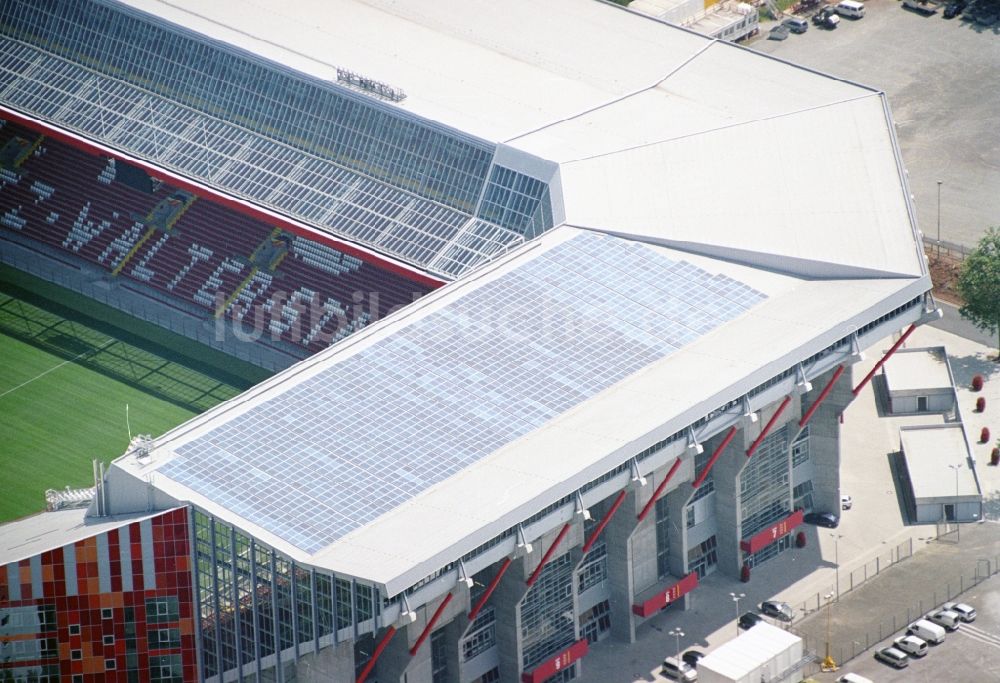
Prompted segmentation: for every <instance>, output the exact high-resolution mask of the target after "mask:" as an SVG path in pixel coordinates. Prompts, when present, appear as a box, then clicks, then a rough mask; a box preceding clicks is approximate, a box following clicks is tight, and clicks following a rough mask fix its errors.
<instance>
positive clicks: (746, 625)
mask: <svg viewBox="0 0 1000 683" xmlns="http://www.w3.org/2000/svg"><path fill="white" fill-rule="evenodd" d="M762 621H764V617H762V616H760V615H759V614H754V613H753V612H746V613H745V614H743V615H742V616H740V618H739V621H737V622H736V625H737V626H739V627H740V628H741V629H743V630H744V631H746V630H747V629H750V628H753V627H754V626H756V625H757V624H759V623H760V622H762Z"/></svg>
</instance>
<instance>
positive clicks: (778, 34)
mask: <svg viewBox="0 0 1000 683" xmlns="http://www.w3.org/2000/svg"><path fill="white" fill-rule="evenodd" d="M788 33H789V28H788V27H787V26H782V25H780V24H779V25H778V26H774V27H772V28H771V30H770V31H768V33H767V39H768V40H784V39H785V38H787V37H788Z"/></svg>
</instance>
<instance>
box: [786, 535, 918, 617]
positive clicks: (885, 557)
mask: <svg viewBox="0 0 1000 683" xmlns="http://www.w3.org/2000/svg"><path fill="white" fill-rule="evenodd" d="M912 556H913V539H912V538H909V539H907V540H905V541H903V542H902V543H900V544H899V545H897V546H896V547H894V548H889V551H888V552H886V553H881V554H879V555H877V556H875V557H873V558H872V559H870V560H868V561H867V562H865V563H864V564H863V565H861V566H860V567H857V568H855V569H852V570H851V571H850V572H847V573H842V572H839V571H838V576H837V581H836V585H835V586H834V587H833V590H832V591H831V592H832V593H833V594H834V595H835V596H836V598H837V599H838V600H839V599H840V598H842V597H843V596H845V595H847V594H848V593H850V592H851V591H852V590H854V589H855V588H858V587H859V586H861V585H862V584H864V583H865V582H866V581H868V580H869V579H874V578H875V577H876V576H878V575H879V574H880V573H881V572H883V571H885V570H886V569H888V568H889V567H891V566H893V565H894V564H897V563H899V562H902V561H903V560H905V559H907V558H909V557H912ZM824 596H825V593H816V594H815V595H814V596H813V597H811V598H809V599H808V600H804V601H803V602H801V603H799V604H798V605H793V607H795V608H796V611H797V612H798V613H800V614H801V615H802V616H803V617H805V616H807V615H809V614H812V613H813V612H816V611H818V610H820V609H823V607H824V606H825V605H826V600H825V599H824Z"/></svg>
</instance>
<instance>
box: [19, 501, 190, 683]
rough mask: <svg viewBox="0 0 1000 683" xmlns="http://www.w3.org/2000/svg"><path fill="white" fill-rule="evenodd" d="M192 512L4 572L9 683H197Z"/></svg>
mask: <svg viewBox="0 0 1000 683" xmlns="http://www.w3.org/2000/svg"><path fill="white" fill-rule="evenodd" d="M190 558H191V547H190V538H189V527H188V515H187V509H186V508H178V509H175V510H171V511H168V512H165V513H162V514H158V515H155V516H151V517H148V518H146V519H142V520H140V521H136V522H131V523H123V524H122V526H120V527H118V528H113V529H110V530H107V531H104V532H102V533H99V534H95V535H93V536H89V537H87V538H84V539H82V540H79V541H77V542H75V543H71V544H69V545H66V546H63V547H60V548H53V549H52V550H49V551H46V552H42V553H40V554H37V555H34V556H32V557H29V558H27V559H23V560H20V561H18V562H12V563H10V564H7V565H5V566H3V567H2V568H0V681H4V682H5V683H6V682H7V681H12V682H18V683H20V682H21V681H24V682H25V683H27V682H38V683H41V682H43V681H67V682H68V683H97V682H98V681H106V682H108V683H114V682H119V681H120V682H121V683H138V682H145V681H149V682H151V683H152V682H156V683H181V681H192V680H197V674H196V668H197V667H196V657H197V655H196V651H197V647H196V643H195V615H194V602H193V600H192V581H191V571H190V563H191V559H190Z"/></svg>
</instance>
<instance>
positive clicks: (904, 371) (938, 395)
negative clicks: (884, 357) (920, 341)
mask: <svg viewBox="0 0 1000 683" xmlns="http://www.w3.org/2000/svg"><path fill="white" fill-rule="evenodd" d="M883 372H884V373H885V384H886V388H887V390H888V394H889V412H890V413H892V414H894V415H900V414H907V413H952V412H953V411H954V410H955V378H954V376H953V375H952V374H951V365H950V364H949V363H948V354H947V353H946V352H945V348H944V347H943V346H933V347H926V348H917V349H899V350H898V351H897V352H896V353H895V354H894V355H893V356H892V357H891V358H890V359H889V360H888V361H887V362H886V364H885V366H884V368H883Z"/></svg>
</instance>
